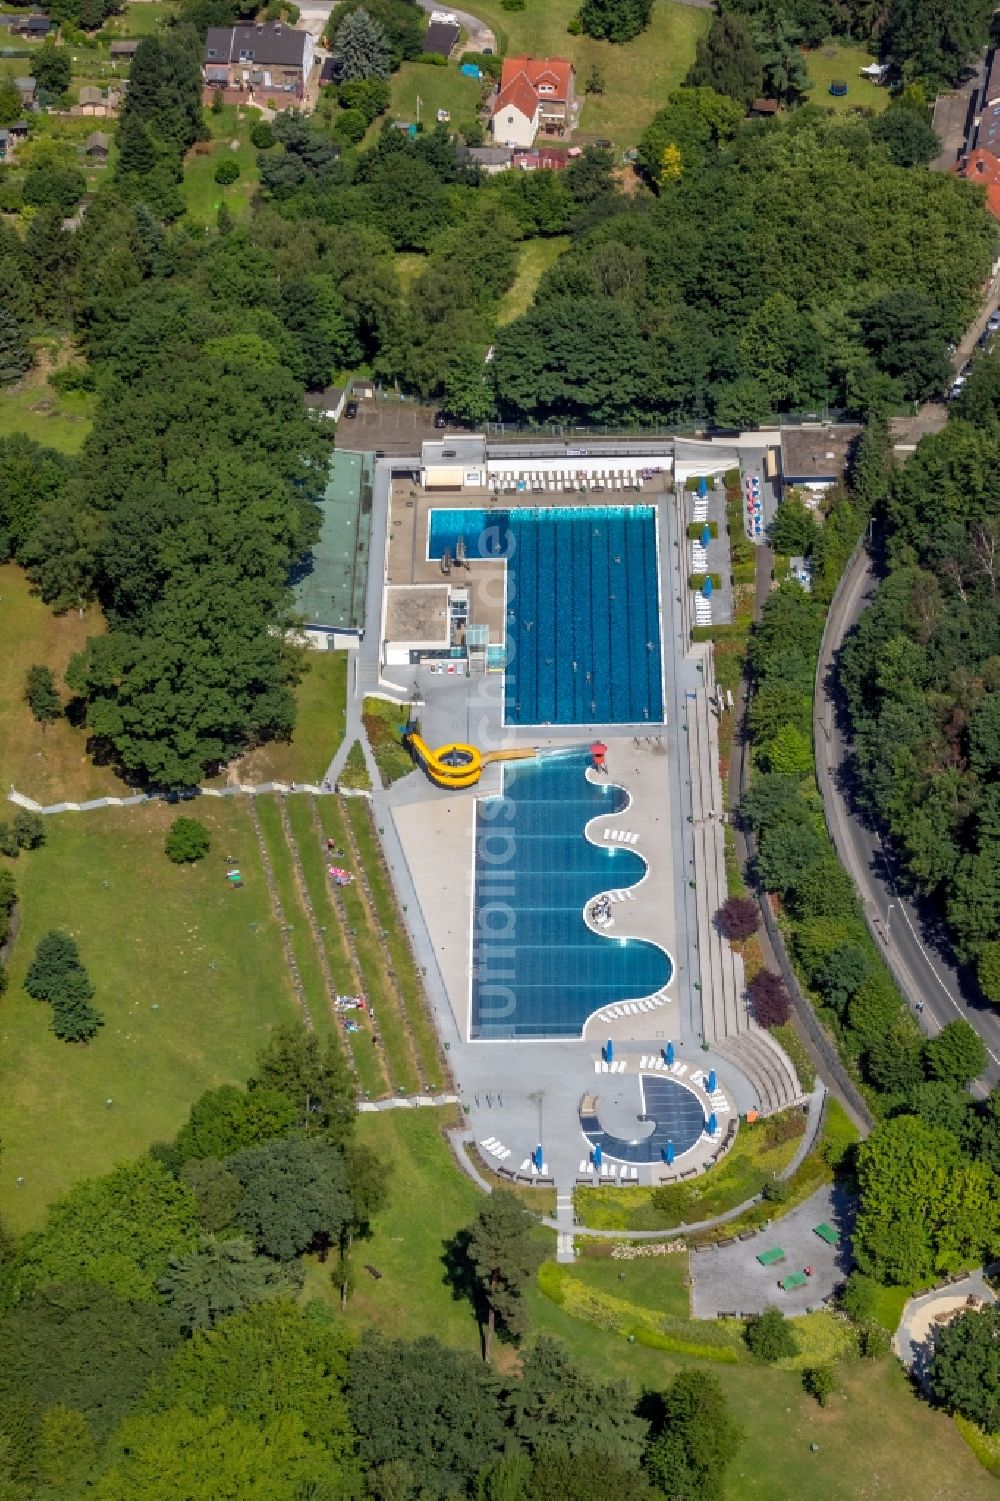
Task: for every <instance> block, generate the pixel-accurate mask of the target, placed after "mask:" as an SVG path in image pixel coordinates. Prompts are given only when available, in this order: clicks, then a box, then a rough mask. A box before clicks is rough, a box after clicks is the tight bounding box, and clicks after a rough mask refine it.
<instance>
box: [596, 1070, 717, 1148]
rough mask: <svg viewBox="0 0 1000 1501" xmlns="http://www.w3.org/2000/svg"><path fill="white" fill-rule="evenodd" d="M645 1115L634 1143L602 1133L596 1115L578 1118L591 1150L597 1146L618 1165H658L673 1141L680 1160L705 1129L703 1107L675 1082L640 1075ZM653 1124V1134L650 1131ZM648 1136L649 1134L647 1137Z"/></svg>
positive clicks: (603, 1131)
mask: <svg viewBox="0 0 1000 1501" xmlns="http://www.w3.org/2000/svg"><path fill="white" fill-rule="evenodd" d="M642 1085H643V1100H644V1104H645V1110H646V1113H645V1116H644V1117H639V1116H637V1117H636V1133H635V1134H636V1136H637V1137H639V1138H640V1139H639V1140H637V1141H626V1140H625V1139H624V1138H623V1137H621V1136H613V1135H612V1134H611V1132H610V1131H605V1129H604V1127H603V1126H602V1125H601V1122H600V1120H599V1119H598V1117H597V1116H596V1115H581V1116H580V1125H581V1126H582V1128H583V1133H584V1135H585V1136H586V1137H587V1140H588V1141H589V1142H590V1144H591V1146H592V1147H596V1146H600V1148H601V1150H602V1152H603V1153H604V1155H605V1157H614V1158H617V1160H618V1161H619V1162H661V1161H662V1160H663V1155H664V1152H665V1151H666V1147H667V1143H668V1142H671V1141H672V1142H673V1144H674V1151H675V1152H676V1154H677V1156H678V1157H680V1156H681V1154H682V1153H683V1152H687V1151H689V1150H690V1149H691V1147H693V1146H694V1144H695V1142H696V1141H697V1140H698V1139H699V1137H700V1136H701V1134H702V1132H703V1131H704V1129H705V1104H704V1101H703V1100H701V1099H700V1098H699V1096H698V1095H696V1094H695V1093H694V1092H693V1091H692V1090H690V1089H687V1088H685V1086H684V1085H683V1084H678V1082H677V1080H676V1079H662V1078H659V1077H657V1075H656V1074H643V1076H642ZM650 1123H652V1127H653V1129H652V1132H650V1130H649V1128H650ZM647 1133H648V1134H647Z"/></svg>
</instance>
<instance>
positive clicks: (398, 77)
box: [375, 62, 483, 135]
mask: <svg viewBox="0 0 1000 1501" xmlns="http://www.w3.org/2000/svg"><path fill="white" fill-rule="evenodd" d="M389 83H390V87H391V89H392V98H391V100H390V102H389V119H390V120H405V121H407V123H408V124H412V123H413V122H414V121H416V119H417V99H418V98H419V99H420V120H421V123H422V124H423V125H425V126H426V128H427V129H428V130H433V128H434V125H435V123H436V121H437V112H438V110H439V109H446V110H448V112H449V114H450V115H451V124H452V126H456V125H463V124H467V123H468V122H469V121H471V120H475V118H476V117H477V115H478V114H479V106H480V104H481V103H482V99H483V85H482V84H481V83H477V82H476V80H475V79H474V78H467V77H466V76H465V75H464V74H463V73H460V72H459V71H458V63H457V62H453V63H448V64H447V66H446V67H443V68H431V67H428V66H427V64H426V63H404V64H403V66H402V67H401V68H400V69H399V71H398V72H397V73H393V75H392V77H391V78H390V80H389ZM381 123H382V122H381V121H377V122H376V128H375V134H376V135H377V134H378V128H379V127H380V126H381Z"/></svg>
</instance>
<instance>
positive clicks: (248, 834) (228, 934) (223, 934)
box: [0, 798, 298, 1230]
mask: <svg viewBox="0 0 1000 1501" xmlns="http://www.w3.org/2000/svg"><path fill="white" fill-rule="evenodd" d="M175 812H176V810H175V809H173V808H170V807H168V806H167V805H165V804H163V803H150V804H148V805H146V806H144V807H141V808H128V809H106V810H101V811H99V812H92V813H82V814H77V815H74V814H64V815H61V816H57V817H52V818H50V819H48V820H47V821H46V826H45V827H46V836H47V840H46V844H45V846H44V847H43V848H42V849H40V850H37V851H33V852H31V853H30V854H23V855H21V857H20V859H18V860H17V861H14V862H10V868H11V869H12V870H13V872H14V875H15V879H16V881H17V885H18V892H19V895H20V898H21V912H22V927H21V930H20V932H19V933H18V936H17V940H16V943H15V946H14V952H13V956H12V960H11V965H10V988H9V990H8V992H7V994H6V995H5V996H4V997H3V999H2V1000H0V1072H2V1075H3V1088H2V1090H0V1141H2V1142H3V1149H4V1150H3V1158H2V1160H0V1214H2V1215H3V1216H4V1217H5V1218H7V1219H9V1220H10V1222H11V1224H12V1225H13V1226H14V1227H15V1228H16V1229H18V1230H23V1229H26V1228H27V1227H29V1226H31V1225H34V1224H37V1222H38V1221H39V1219H40V1218H41V1215H42V1211H43V1209H44V1207H45V1205H46V1204H47V1203H48V1202H49V1200H50V1199H52V1198H54V1197H55V1196H56V1195H57V1194H60V1193H63V1192H65V1190H66V1189H68V1188H69V1187H70V1186H71V1185H72V1184H73V1183H75V1182H77V1181H78V1180H79V1179H81V1178H85V1177H89V1176H91V1175H93V1174H95V1173H100V1172H104V1171H106V1170H107V1169H108V1168H109V1167H111V1166H112V1164H113V1163H115V1162H118V1161H120V1160H121V1159H122V1158H125V1157H131V1156H134V1155H136V1154H137V1153H138V1152H140V1151H142V1150H143V1148H145V1147H146V1146H148V1145H149V1143H150V1142H152V1141H156V1140H158V1139H160V1138H164V1137H167V1136H170V1135H172V1134H173V1133H174V1132H175V1131H176V1130H177V1128H178V1127H179V1126H180V1125H181V1124H182V1122H183V1121H184V1119H185V1117H186V1115H187V1111H188V1107H189V1106H190V1104H191V1102H192V1101H193V1100H195V1099H196V1098H197V1097H198V1095H199V1094H201V1093H202V1091H203V1090H205V1089H209V1088H211V1087H213V1086H215V1085H217V1084H221V1083H225V1082H232V1083H241V1082H242V1081H243V1080H244V1079H245V1078H246V1077H247V1074H248V1073H249V1070H250V1067H251V1065H252V1063H253V1061H254V1057H255V1056H256V1054H257V1052H258V1050H259V1049H260V1047H261V1046H262V1045H263V1044H264V1042H266V1040H267V1038H268V1036H269V1034H270V1032H271V1030H272V1028H273V1027H275V1026H277V1025H280V1024H283V1023H286V1022H291V1021H294V1020H295V1018H296V1017H297V1015H298V1012H297V1009H296V1006H295V1002H294V998H293V994H292V990H291V984H290V981H289V978H288V975H287V972H286V969H285V965H284V960H283V955H282V948H281V940H280V935H279V933H278V931H277V926H276V924H275V921H274V918H273V916H272V914H271V907H270V902H269V899H268V893H267V889H266V886H265V883H264V877H263V873H262V870H261V867H260V862H259V854H258V850H257V842H256V839H255V838H254V834H253V830H252V828H251V824H250V818H249V810H248V806H247V803H246V801H245V800H244V799H242V798H241V799H235V798H234V799H227V800H225V801H219V802H215V801H214V800H208V799H206V800H204V801H202V802H201V803H199V805H198V809H197V816H198V818H199V819H200V820H201V821H202V822H203V823H204V824H205V825H206V826H207V827H208V828H209V830H210V831H211V834H212V851H211V854H210V855H209V856H208V857H207V859H206V860H204V861H203V862H202V863H200V864H198V865H195V866H177V865H172V864H171V863H170V861H169V860H168V859H167V858H166V856H165V854H164V853H163V839H164V835H165V833H166V830H167V828H168V826H169V824H170V822H171V821H172V819H173V818H174V816H175ZM227 855H231V856H234V857H235V858H236V859H237V860H238V861H239V864H240V868H241V870H242V872H243V878H244V882H245V884H244V886H243V887H242V889H240V890H232V889H231V888H230V887H229V885H228V883H227V881H226V879H225V864H224V861H225V857H226V856H227ZM53 927H64V928H66V929H68V930H69V931H70V932H72V933H73V934H74V936H75V937H76V939H77V942H78V943H79V946H80V952H81V955H82V958H83V961H84V963H85V964H86V966H87V969H88V971H89V973H90V976H91V979H92V980H93V983H94V985H95V987H96V991H97V993H96V997H95V1004H96V1006H97V1007H98V1009H99V1010H100V1011H101V1012H102V1013H103V1015H104V1022H105V1024H104V1026H103V1027H102V1028H101V1030H100V1031H99V1032H98V1034H97V1036H96V1037H95V1039H94V1041H93V1042H92V1043H90V1044H89V1045H88V1046H86V1047H81V1046H74V1045H72V1044H68V1043H65V1042H60V1041H59V1040H58V1039H57V1038H56V1037H54V1036H53V1034H52V1033H51V1032H50V1031H49V1016H48V1007H47V1006H45V1005H42V1004H40V1003H39V1002H37V1001H33V1000H31V999H29V997H28V996H27V995H25V993H24V992H23V991H22V989H21V982H22V980H23V978H24V974H25V971H26V969H27V966H28V964H29V962H30V960H31V957H32V954H33V952H34V949H35V945H36V944H37V941H38V939H39V937H40V936H41V934H42V933H44V932H47V931H48V929H50V928H53ZM108 1099H111V1100H113V1102H114V1103H113V1105H111V1106H106V1104H105V1101H106V1100H108ZM18 1177H23V1178H24V1184H23V1186H21V1187H18V1186H17V1183H16V1180H17V1178H18Z"/></svg>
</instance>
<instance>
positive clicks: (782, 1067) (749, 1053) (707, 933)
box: [685, 646, 804, 1115]
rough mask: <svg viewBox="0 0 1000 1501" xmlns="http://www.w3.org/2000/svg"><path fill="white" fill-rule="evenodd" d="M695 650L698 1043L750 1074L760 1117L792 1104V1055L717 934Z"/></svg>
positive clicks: (716, 793) (709, 721)
mask: <svg viewBox="0 0 1000 1501" xmlns="http://www.w3.org/2000/svg"><path fill="white" fill-rule="evenodd" d="M699 651H700V652H701V655H702V665H703V672H702V679H703V686H701V687H699V689H698V691H697V692H696V693H695V694H693V695H692V696H690V697H688V698H687V699H686V700H685V715H686V718H685V723H686V727H687V735H688V752H689V755H690V761H691V812H692V824H693V831H692V832H693V836H694V869H695V882H696V894H697V900H696V904H695V905H696V911H697V925H698V955H699V959H700V964H701V976H700V981H701V1008H702V1032H703V1034H704V1038H705V1041H706V1042H707V1043H708V1044H709V1046H710V1047H713V1048H714V1049H715V1051H716V1052H717V1053H719V1054H721V1056H722V1057H723V1058H728V1059H729V1060H730V1061H731V1062H732V1063H734V1064H735V1065H736V1066H737V1067H738V1068H739V1069H740V1070H741V1072H742V1073H744V1074H745V1075H746V1077H747V1078H748V1079H749V1080H750V1082H751V1084H753V1086H754V1088H755V1089H756V1090H757V1093H758V1095H759V1097H760V1102H761V1109H762V1112H763V1113H764V1114H765V1115H767V1114H770V1113H771V1112H773V1111H775V1110H783V1109H784V1108H785V1107H786V1106H788V1105H792V1104H798V1103H799V1102H800V1101H801V1100H802V1099H803V1098H804V1094H803V1091H802V1086H801V1084H800V1083H799V1079H798V1075H797V1074H796V1072H795V1068H794V1065H793V1064H792V1062H791V1059H790V1058H789V1057H788V1056H787V1054H786V1053H785V1051H784V1049H783V1048H782V1047H781V1046H780V1045H779V1044H778V1043H777V1042H775V1040H774V1038H773V1037H772V1036H771V1035H770V1033H768V1032H765V1031H764V1030H763V1028H761V1027H758V1026H757V1024H756V1022H754V1021H753V1019H752V1018H751V1016H750V1014H749V1011H748V1009H747V1003H746V975H745V973H744V968H743V959H742V957H741V956H740V955H739V954H738V953H736V952H735V950H734V949H732V948H731V947H730V945H729V944H728V943H727V942H726V940H725V939H724V938H723V937H722V936H721V934H720V933H719V931H718V929H717V928H716V926H715V921H714V919H715V914H716V912H717V911H718V910H719V908H720V907H721V905H722V903H723V902H724V901H725V899H726V897H727V895H728V887H727V882H726V840H725V825H724V823H723V821H722V813H723V809H724V807H725V803H724V802H723V797H722V778H721V775H720V771H719V735H718V723H717V720H716V717H715V712H714V710H713V708H712V705H711V704H710V703H709V697H708V685H709V684H710V683H711V681H712V679H713V677H714V672H713V668H712V656H711V651H710V650H708V649H706V648H704V647H702V648H699V647H697V646H696V647H695V652H699Z"/></svg>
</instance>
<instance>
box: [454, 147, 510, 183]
mask: <svg viewBox="0 0 1000 1501" xmlns="http://www.w3.org/2000/svg"><path fill="white" fill-rule="evenodd" d="M458 160H459V161H460V162H461V163H462V164H463V165H464V166H466V167H478V168H479V170H480V172H485V173H486V176H487V177H493V176H495V175H496V173H497V172H506V171H507V169H508V168H509V167H510V164H511V161H512V153H511V151H510V150H509V149H508V148H507V147H506V146H459V148H458Z"/></svg>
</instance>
